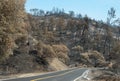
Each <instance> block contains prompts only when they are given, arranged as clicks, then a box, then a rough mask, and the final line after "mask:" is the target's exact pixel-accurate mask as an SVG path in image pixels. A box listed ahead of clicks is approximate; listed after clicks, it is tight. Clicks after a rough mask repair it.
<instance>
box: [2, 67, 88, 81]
mask: <svg viewBox="0 0 120 81" xmlns="http://www.w3.org/2000/svg"><path fill="white" fill-rule="evenodd" d="M84 71H86V69H80V68H74V69H69V70H65V71H59V72H54V73H49V74H44V75H39V76H34V77H27V78H18V79H11V80H4V81H73V80H74V79H76V78H77V77H79V76H81V75H82V73H83V72H84Z"/></svg>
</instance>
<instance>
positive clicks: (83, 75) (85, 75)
mask: <svg viewBox="0 0 120 81" xmlns="http://www.w3.org/2000/svg"><path fill="white" fill-rule="evenodd" d="M88 73H89V70H86V71H85V72H84V73H83V74H82V75H81V76H80V77H78V78H76V79H75V80H73V81H77V80H78V79H80V78H82V77H83V78H86V79H87V80H89V78H88V77H87V75H88Z"/></svg>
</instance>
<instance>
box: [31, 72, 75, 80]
mask: <svg viewBox="0 0 120 81" xmlns="http://www.w3.org/2000/svg"><path fill="white" fill-rule="evenodd" d="M73 71H75V70H72V71H68V72H65V73H63V74H58V75H53V76H47V77H43V78H37V79H34V80H30V81H38V80H44V79H48V78H53V77H58V76H63V75H66V74H69V73H71V72H73Z"/></svg>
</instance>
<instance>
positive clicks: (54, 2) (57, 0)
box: [26, 0, 120, 21]
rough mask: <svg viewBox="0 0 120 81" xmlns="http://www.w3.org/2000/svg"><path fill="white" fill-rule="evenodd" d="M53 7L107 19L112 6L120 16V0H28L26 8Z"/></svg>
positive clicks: (45, 8)
mask: <svg viewBox="0 0 120 81" xmlns="http://www.w3.org/2000/svg"><path fill="white" fill-rule="evenodd" d="M53 7H57V8H59V9H62V8H64V10H65V11H66V12H68V11H71V10H72V11H74V12H75V13H81V14H82V15H83V16H84V15H85V14H87V15H88V16H89V17H91V18H94V19H96V20H104V21H105V20H106V17H107V12H108V10H109V9H110V8H111V7H114V8H115V9H116V15H117V17H120V0H27V2H26V10H27V11H29V10H30V9H32V8H38V9H43V10H52V8H53Z"/></svg>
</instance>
